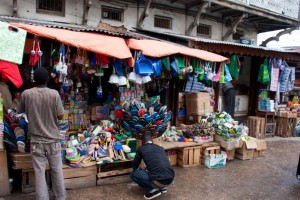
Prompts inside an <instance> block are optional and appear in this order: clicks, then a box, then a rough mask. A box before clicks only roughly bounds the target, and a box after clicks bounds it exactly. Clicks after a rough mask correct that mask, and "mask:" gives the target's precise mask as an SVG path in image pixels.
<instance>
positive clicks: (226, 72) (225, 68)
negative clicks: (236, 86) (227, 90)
mask: <svg viewBox="0 0 300 200" xmlns="http://www.w3.org/2000/svg"><path fill="white" fill-rule="evenodd" d="M224 70H225V82H226V83H227V82H229V81H232V77H231V75H230V72H229V69H228V67H227V65H226V64H225V63H224Z"/></svg>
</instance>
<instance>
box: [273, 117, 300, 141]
mask: <svg viewBox="0 0 300 200" xmlns="http://www.w3.org/2000/svg"><path fill="white" fill-rule="evenodd" d="M296 122H297V118H295V117H282V116H277V121H276V135H277V136H280V137H293V136H295V135H294V130H295V126H296Z"/></svg>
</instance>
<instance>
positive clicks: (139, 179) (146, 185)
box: [130, 169, 155, 192]
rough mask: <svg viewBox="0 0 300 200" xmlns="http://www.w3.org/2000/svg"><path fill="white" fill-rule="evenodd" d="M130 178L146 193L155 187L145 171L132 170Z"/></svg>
mask: <svg viewBox="0 0 300 200" xmlns="http://www.w3.org/2000/svg"><path fill="white" fill-rule="evenodd" d="M130 178H131V180H133V181H134V182H135V183H137V184H138V185H139V186H140V187H141V188H142V189H143V190H144V191H146V192H148V191H151V190H153V189H155V186H154V184H153V183H152V181H151V180H150V177H149V174H148V172H147V171H146V170H142V169H139V170H134V171H133V172H131V174H130Z"/></svg>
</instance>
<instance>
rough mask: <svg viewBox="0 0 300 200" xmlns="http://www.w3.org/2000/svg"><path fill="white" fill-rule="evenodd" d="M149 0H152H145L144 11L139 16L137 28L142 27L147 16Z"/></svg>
mask: <svg viewBox="0 0 300 200" xmlns="http://www.w3.org/2000/svg"><path fill="white" fill-rule="evenodd" d="M151 2H152V0H147V2H146V5H145V8H144V11H143V13H142V15H141V16H140V18H139V21H138V24H137V27H138V28H142V25H143V22H144V20H145V18H146V17H148V16H149V10H150V5H151Z"/></svg>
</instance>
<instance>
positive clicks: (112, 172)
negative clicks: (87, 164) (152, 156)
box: [97, 160, 132, 185]
mask: <svg viewBox="0 0 300 200" xmlns="http://www.w3.org/2000/svg"><path fill="white" fill-rule="evenodd" d="M97 169H98V172H97V185H105V184H117V183H125V182H130V178H129V176H122V175H125V174H129V173H130V172H132V161H131V160H126V161H121V162H114V163H106V164H100V165H98V166H97ZM124 177H125V178H124Z"/></svg>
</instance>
